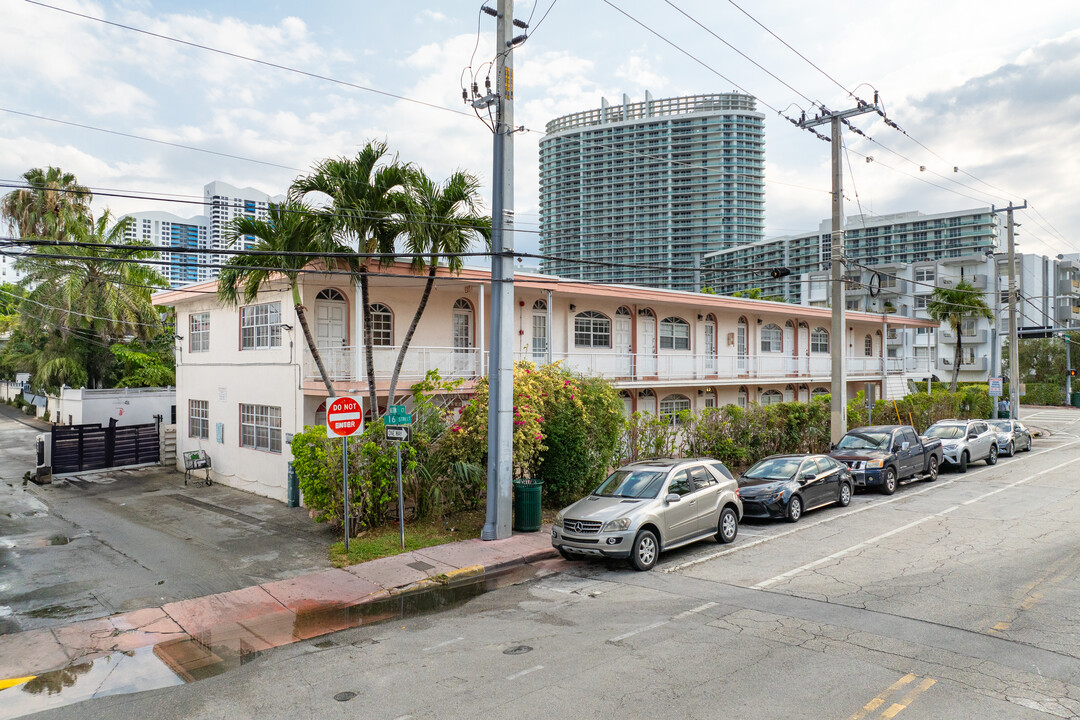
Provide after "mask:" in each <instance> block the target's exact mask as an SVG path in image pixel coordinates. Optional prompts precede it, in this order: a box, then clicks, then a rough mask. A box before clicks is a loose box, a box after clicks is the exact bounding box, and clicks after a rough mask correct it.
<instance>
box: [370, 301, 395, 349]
mask: <svg viewBox="0 0 1080 720" xmlns="http://www.w3.org/2000/svg"><path fill="white" fill-rule="evenodd" d="M368 310H369V311H370V312H371V344H372V345H376V346H390V345H393V344H394V312H393V310H391V309H390V308H389V307H387V306H386V305H383V304H382V303H371V304H370V305H368Z"/></svg>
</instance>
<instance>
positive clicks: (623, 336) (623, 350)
mask: <svg viewBox="0 0 1080 720" xmlns="http://www.w3.org/2000/svg"><path fill="white" fill-rule="evenodd" d="M611 342H612V348H613V350H614V351H615V354H616V355H617V358H616V360H615V364H616V369H615V374H616V375H618V376H619V377H630V375H631V361H632V359H633V358H632V356H633V349H634V348H633V342H632V339H631V332H630V318H628V317H622V316H619V315H616V316H615V320H614V322H613V323H612V339H611Z"/></svg>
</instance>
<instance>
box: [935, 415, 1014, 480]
mask: <svg viewBox="0 0 1080 720" xmlns="http://www.w3.org/2000/svg"><path fill="white" fill-rule="evenodd" d="M923 436H924V437H931V438H940V439H941V450H942V453H943V454H944V458H943V459H944V461H945V462H947V463H949V464H950V465H952V466H953V467H955V468H956V469H957V470H959V471H960V472H967V467H968V464H969V463H973V462H976V461H977V460H986V464H987V465H993V464H994V463H996V462H997V459H998V444H997V433H996V432H994V430H992V429H991V428H990V426H989V425H988V424H987V423H986V421H985V420H941V421H939V422H936V423H934V424H933V425H931V426H930V427H928V428H927V429H926V432H925V433H923Z"/></svg>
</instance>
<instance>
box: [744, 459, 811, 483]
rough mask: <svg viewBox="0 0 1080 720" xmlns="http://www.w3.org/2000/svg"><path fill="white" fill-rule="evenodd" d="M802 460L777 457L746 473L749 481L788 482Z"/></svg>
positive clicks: (759, 464)
mask: <svg viewBox="0 0 1080 720" xmlns="http://www.w3.org/2000/svg"><path fill="white" fill-rule="evenodd" d="M801 463H802V458H797V457H778V458H767V459H765V460H762V461H761V462H759V463H758V464H756V465H754V467H752V468H750V469H749V470H747V471H746V474H745V475H743V477H744V478H747V479H749V480H790V479H791V478H793V477H794V476H795V473H796V472H797V471H798V469H799V465H800V464H801Z"/></svg>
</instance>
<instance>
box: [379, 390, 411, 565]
mask: <svg viewBox="0 0 1080 720" xmlns="http://www.w3.org/2000/svg"><path fill="white" fill-rule="evenodd" d="M383 423H384V424H385V427H386V439H387V440H390V441H391V442H394V443H396V444H397V507H398V526H399V528H400V531H401V549H402V550H404V549H405V491H404V489H403V488H402V485H401V443H403V442H409V441H410V440H412V415H411V414H410V413H409V411H408V410H406V409H405V406H404V405H391V406H390V407H389V408H388V409H387V411H386V414H385V415H383Z"/></svg>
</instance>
